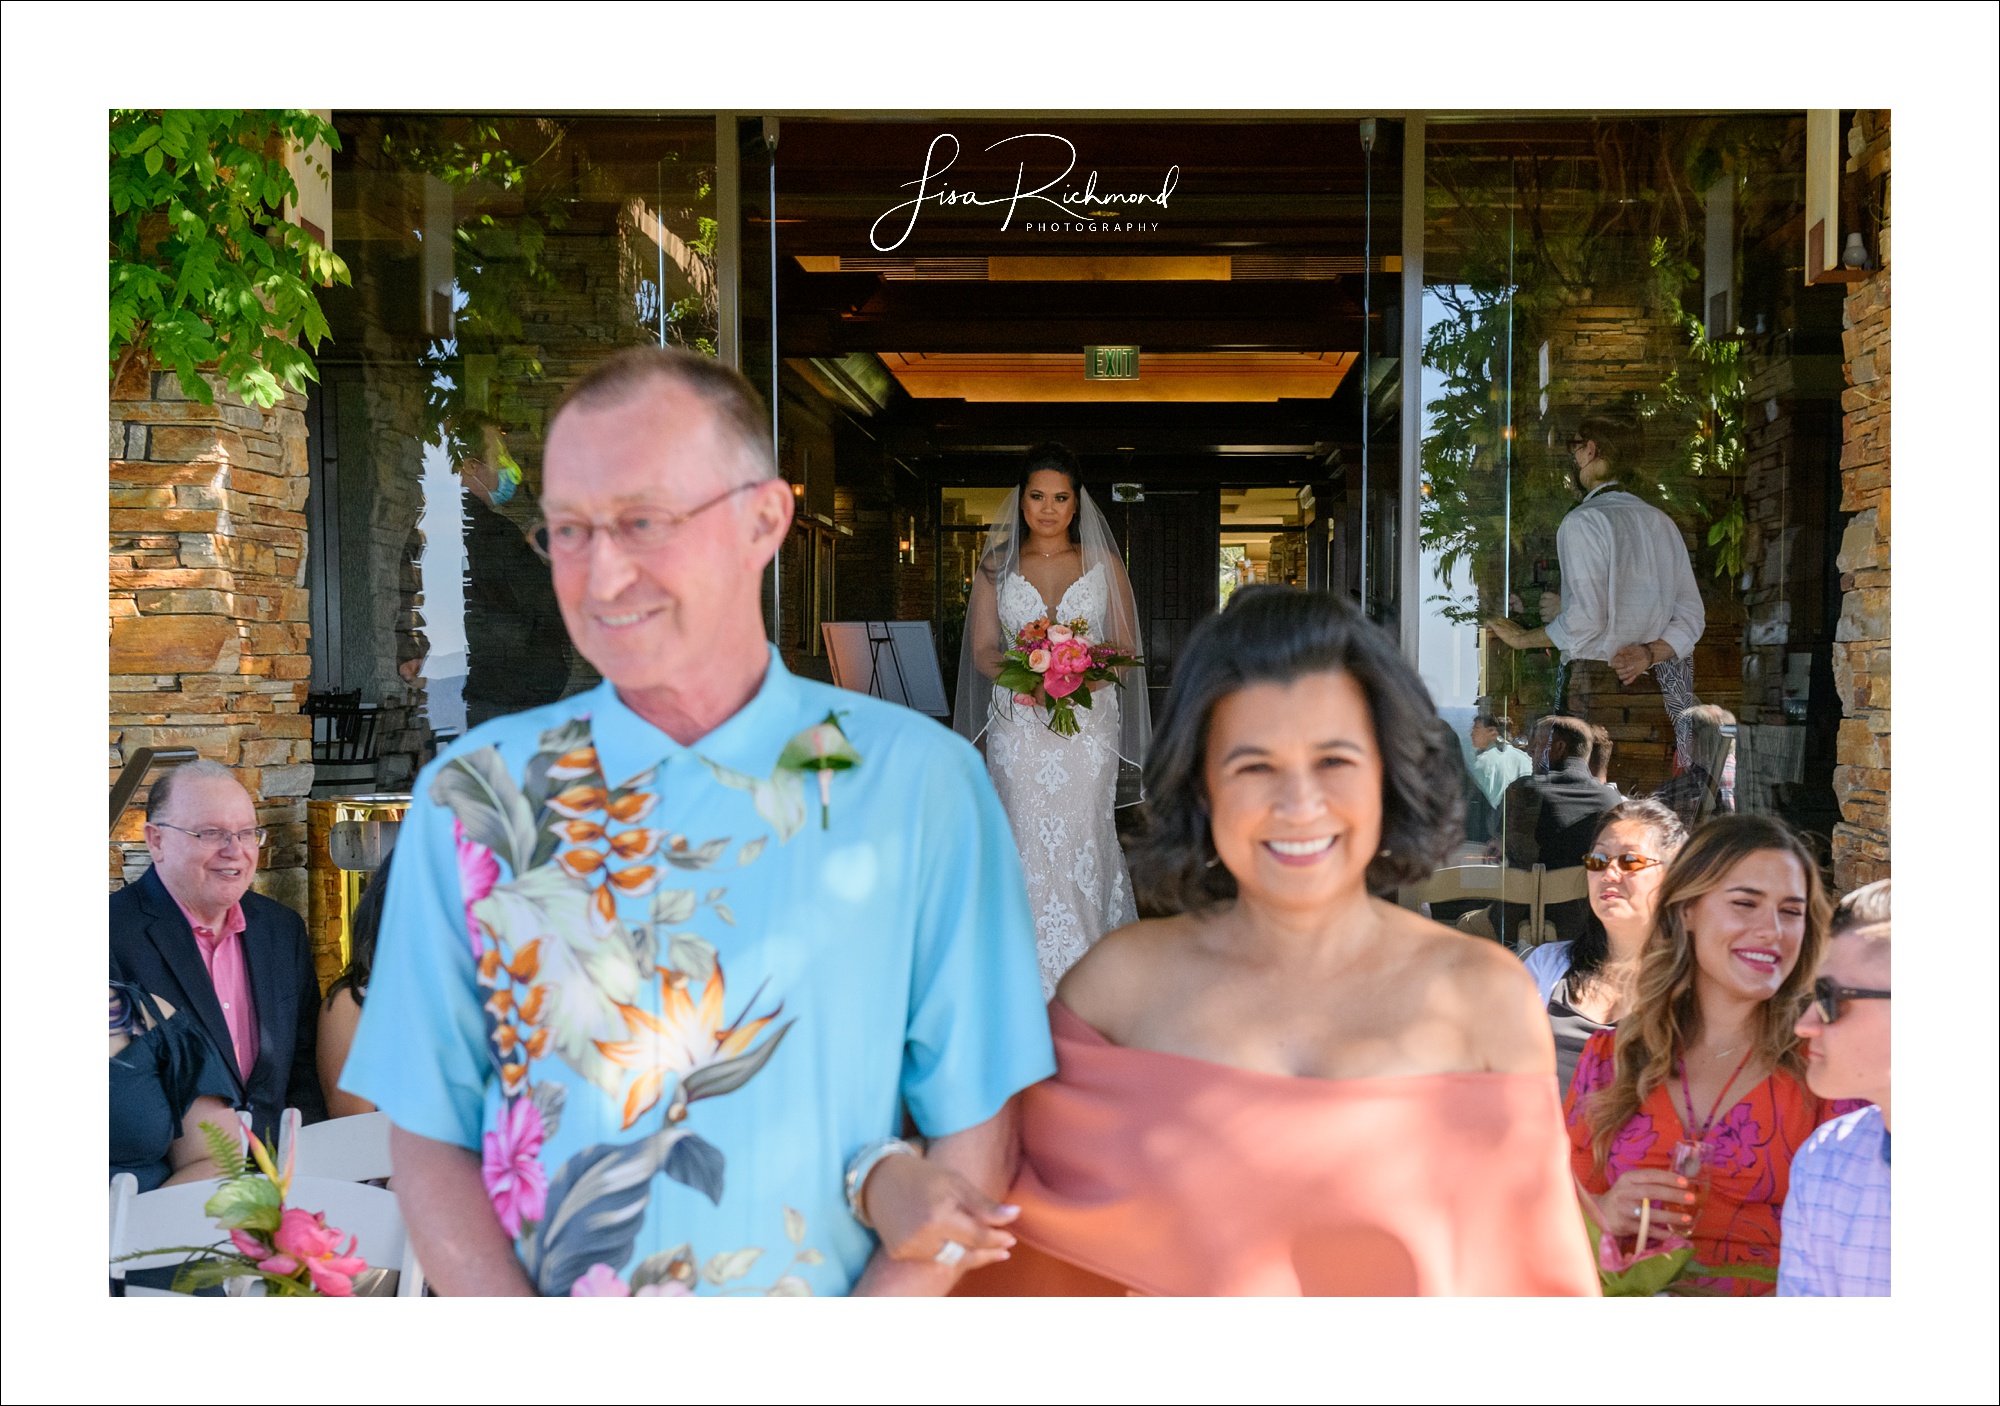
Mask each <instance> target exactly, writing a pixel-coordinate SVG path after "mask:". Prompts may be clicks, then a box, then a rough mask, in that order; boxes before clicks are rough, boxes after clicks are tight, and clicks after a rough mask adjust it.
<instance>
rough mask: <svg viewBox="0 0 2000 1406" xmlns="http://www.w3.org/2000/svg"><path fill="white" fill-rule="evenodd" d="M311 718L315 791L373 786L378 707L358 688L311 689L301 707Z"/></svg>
mask: <svg viewBox="0 0 2000 1406" xmlns="http://www.w3.org/2000/svg"><path fill="white" fill-rule="evenodd" d="M303 711H304V712H305V713H306V714H307V715H308V716H310V717H311V718H312V720H313V744H312V754H313V790H314V792H315V793H318V792H321V791H328V792H352V791H356V790H359V791H361V792H368V791H373V790H374V789H375V762H376V753H375V721H376V718H377V717H378V715H379V714H380V712H381V710H380V709H379V708H378V707H377V706H376V705H375V704H373V703H363V702H362V701H361V690H360V689H355V690H354V691H352V692H350V693H313V694H308V695H307V696H306V701H305V707H304V710H303Z"/></svg>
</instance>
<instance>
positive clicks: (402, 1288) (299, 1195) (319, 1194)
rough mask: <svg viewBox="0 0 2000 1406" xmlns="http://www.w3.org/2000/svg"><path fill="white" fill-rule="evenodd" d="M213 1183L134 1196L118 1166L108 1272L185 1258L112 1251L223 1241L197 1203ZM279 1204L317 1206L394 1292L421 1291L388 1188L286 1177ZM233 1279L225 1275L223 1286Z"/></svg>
mask: <svg viewBox="0 0 2000 1406" xmlns="http://www.w3.org/2000/svg"><path fill="white" fill-rule="evenodd" d="M216 1185H217V1183H215V1182H213V1181H191V1182H183V1183H181V1184H180V1185H178V1186H163V1187H160V1188H159V1189H158V1190H156V1191H148V1192H146V1193H144V1194H143V1195H142V1194H141V1193H140V1191H139V1182H138V1179H137V1178H135V1177H134V1176H132V1174H131V1173H129V1172H121V1173H119V1174H118V1175H117V1176H115V1177H113V1178H112V1179H111V1259H112V1264H111V1277H112V1278H113V1279H123V1278H124V1277H125V1275H126V1272H127V1271H128V1270H133V1269H153V1268H158V1267H161V1266H170V1265H177V1264H179V1263H181V1261H182V1260H184V1259H186V1258H187V1255H186V1254H185V1252H179V1251H176V1252H169V1253H165V1254H157V1255H141V1256H139V1257H137V1258H134V1259H129V1260H122V1261H121V1260H120V1258H119V1257H120V1256H122V1255H127V1254H132V1253H133V1252H134V1251H136V1250H142V1249H147V1248H161V1247H165V1246H174V1245H195V1246H199V1245H212V1244H215V1243H216V1242H217V1241H222V1240H226V1239H227V1238H228V1235H227V1232H225V1231H221V1230H218V1229H217V1228H216V1225H215V1222H214V1221H212V1220H210V1219H209V1218H208V1216H207V1215H206V1213H204V1211H203V1210H202V1207H203V1206H204V1205H206V1204H207V1202H208V1198H209V1197H211V1196H213V1195H214V1194H215V1188H216ZM285 1204H286V1205H288V1206H297V1207H298V1208H300V1209H301V1210H307V1211H318V1212H321V1213H322V1214H324V1215H325V1216H326V1221H327V1224H328V1225H332V1226H337V1227H339V1229H340V1230H341V1232H342V1233H343V1234H345V1235H352V1236H353V1237H354V1241H355V1252H356V1253H357V1254H359V1255H360V1256H361V1257H362V1258H363V1259H365V1260H367V1261H368V1264H369V1267H370V1268H372V1269H390V1268H394V1269H397V1270H399V1271H400V1278H399V1279H398V1282H397V1285H396V1296H397V1297H398V1298H416V1297H418V1296H419V1295H421V1294H422V1293H423V1291H424V1280H423V1270H422V1269H421V1268H420V1267H419V1266H418V1264H417V1256H416V1251H415V1250H414V1249H413V1248H412V1247H411V1245H410V1238H409V1235H408V1233H407V1232H406V1231H405V1230H404V1228H403V1213H402V1210H401V1208H400V1207H398V1205H397V1204H396V1197H395V1193H393V1192H389V1191H384V1190H382V1189H381V1188H380V1187H375V1186H364V1185H362V1184H361V1183H360V1182H351V1181H332V1180H328V1179H325V1178H320V1177H301V1176H294V1177H293V1178H292V1184H291V1192H290V1194H289V1195H288V1196H287V1197H286V1201H285ZM241 1282H242V1281H232V1283H231V1288H232V1289H234V1288H235V1286H236V1284H238V1283H241ZM126 1292H127V1296H128V1297H154V1296H167V1297H179V1296H178V1295H172V1294H170V1293H169V1291H167V1290H162V1289H141V1288H139V1287H137V1286H134V1287H132V1288H130V1289H128V1290H127V1291H126ZM238 1292H241V1291H240V1290H239V1291H238Z"/></svg>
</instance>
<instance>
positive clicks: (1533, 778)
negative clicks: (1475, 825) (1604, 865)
mask: <svg viewBox="0 0 2000 1406" xmlns="http://www.w3.org/2000/svg"><path fill="white" fill-rule="evenodd" d="M1595 747H1596V738H1595V737H1594V735H1593V733H1592V729H1591V726H1590V724H1589V723H1587V722H1584V721H1582V720H1581V719H1579V718H1567V717H1563V716H1561V715H1560V714H1551V715H1550V716H1548V717H1545V718H1543V719H1542V720H1541V721H1540V722H1539V723H1537V724H1536V725H1535V733H1534V740H1533V742H1532V743H1531V745H1530V747H1529V752H1530V753H1531V754H1532V756H1533V758H1534V763H1535V769H1534V771H1533V772H1532V773H1531V774H1530V775H1527V776H1524V777H1522V778H1521V779H1520V780H1519V781H1516V782H1515V783H1514V784H1513V785H1511V786H1509V787H1508V788H1507V791H1506V794H1505V798H1504V800H1505V803H1504V804H1503V805H1502V807H1501V810H1502V813H1503V814H1504V815H1505V816H1506V854H1507V862H1508V863H1509V864H1510V865H1513V866H1515V867H1517V868H1521V869H1526V868H1528V867H1530V866H1532V865H1536V864H1541V865H1545V866H1547V867H1548V868H1550V869H1569V868H1573V867H1574V866H1576V865H1579V864H1581V863H1583V857H1584V855H1586V854H1588V853H1589V852H1590V842H1591V840H1592V838H1593V837H1595V835H1596V833H1597V819H1598V817H1599V816H1601V815H1603V814H1604V812H1605V811H1607V810H1610V809H1611V807H1613V806H1615V805H1617V804H1618V803H1619V802H1620V801H1622V800H1624V799H1625V797H1624V796H1622V795H1620V794H1619V791H1618V788H1617V787H1616V786H1610V785H1607V784H1605V783H1604V782H1602V781H1599V780H1598V779H1597V778H1596V777H1595V776H1593V775H1591V771H1590V762H1591V754H1592V752H1593V751H1594V750H1595ZM1496 906H1506V908H1507V912H1506V915H1505V919H1504V921H1505V923H1506V926H1504V927H1500V928H1499V929H1498V930H1499V931H1501V932H1504V933H1507V934H1508V937H1509V938H1510V939H1511V938H1512V937H1513V933H1512V927H1513V925H1515V924H1517V923H1519V922H1520V921H1521V920H1522V919H1523V918H1524V917H1525V916H1526V913H1525V911H1524V910H1522V909H1521V908H1519V907H1518V906H1517V905H1496ZM1544 912H1545V915H1546V916H1547V918H1548V920H1549V921H1550V922H1551V923H1553V924H1554V925H1555V929H1556V938H1557V940H1559V941H1563V942H1573V941H1575V940H1576V939H1577V938H1578V937H1579V936H1581V934H1582V931H1583V925H1584V924H1585V923H1586V922H1587V921H1588V920H1589V917H1590V905H1589V903H1588V902H1586V901H1584V900H1581V899H1579V900H1576V901H1574V902H1570V903H1556V904H1551V905H1550V906H1549V907H1548V908H1547V909H1545V910H1544Z"/></svg>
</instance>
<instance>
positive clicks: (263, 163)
mask: <svg viewBox="0 0 2000 1406" xmlns="http://www.w3.org/2000/svg"><path fill="white" fill-rule="evenodd" d="M316 142H325V143H326V144H327V145H328V146H329V147H333V148H337V147H338V146H339V145H340V138H339V137H338V136H337V135H336V134H335V132H334V130H333V126H332V124H331V123H329V122H326V121H324V120H323V119H321V118H319V117H316V116H314V115H313V114H312V113H310V112H306V111H303V110H298V109H283V110H278V109H270V110H245V109H237V108H218V109H202V110H186V109H167V110H158V109H136V108H132V109H115V110H114V111H113V112H112V114H111V182H110V184H111V271H110V272H111V353H110V362H111V376H112V378H113V379H114V380H115V379H116V377H117V375H118V373H119V372H120V371H121V370H122V369H123V368H124V367H125V366H126V365H127V364H128V363H129V362H130V361H131V360H132V359H133V358H134V357H136V356H139V355H141V354H148V355H150V356H151V357H152V358H153V359H154V361H156V362H158V363H159V364H160V365H162V366H165V367H168V368H169V369H171V370H172V371H173V372H174V373H175V375H176V376H178V377H179V379H180V384H181V389H182V391H183V392H184V393H185V394H186V395H188V396H189V397H190V398H192V399H195V400H199V401H201V402H202V403H203V404H208V403H211V402H212V401H213V399H214V394H213V392H212V390H211V389H210V387H209V384H208V382H207V381H206V380H205V379H204V378H203V377H202V375H201V374H200V373H201V369H202V368H204V367H213V368H214V370H215V371H216V372H217V373H219V374H220V375H221V377H222V379H223V382H224V384H225V385H227V386H228V387H229V389H230V390H231V391H232V392H234V393H235V394H236V395H238V396H240V397H242V398H243V399H244V400H245V401H247V402H249V403H251V404H253V405H259V406H265V407H269V406H271V405H275V404H276V403H277V402H278V401H279V400H281V399H283V398H284V396H285V393H286V392H287V391H304V389H305V388H306V384H307V383H308V382H309V381H315V380H317V379H318V373H317V372H316V371H315V370H314V367H313V361H312V357H311V355H310V354H309V353H308V351H307V350H306V349H305V348H303V347H301V346H300V345H299V343H300V340H301V339H303V340H304V341H305V343H306V346H307V347H310V348H312V349H314V350H317V349H318V347H319V344H320V341H321V339H322V338H324V337H325V336H326V335H327V324H326V317H325V315H324V314H323V313H322V312H321V311H320V306H319V298H318V296H317V294H316V293H315V292H314V289H315V288H320V287H326V286H328V285H330V284H333V283H346V282H347V281H348V273H347V265H346V264H345V263H343V262H342V261H341V260H340V259H339V258H338V257H337V256H336V255H334V254H333V253H332V252H330V251H329V250H328V249H326V248H325V247H324V246H323V245H321V244H320V242H319V241H318V240H317V239H315V238H313V236H312V235H311V234H310V233H308V232H307V231H306V230H305V229H304V228H303V227H301V226H300V225H299V224H297V223H295V222H293V221H289V220H286V219H285V218H284V208H285V202H286V201H287V200H292V201H296V199H297V197H298V187H297V185H296V184H295V183H294V182H293V180H292V176H291V172H290V171H289V170H287V169H286V165H285V153H286V152H287V150H297V151H301V152H309V151H310V150H311V149H312V147H313V145H314V143H316Z"/></svg>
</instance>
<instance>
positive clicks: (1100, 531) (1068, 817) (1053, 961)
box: [953, 444, 1152, 996]
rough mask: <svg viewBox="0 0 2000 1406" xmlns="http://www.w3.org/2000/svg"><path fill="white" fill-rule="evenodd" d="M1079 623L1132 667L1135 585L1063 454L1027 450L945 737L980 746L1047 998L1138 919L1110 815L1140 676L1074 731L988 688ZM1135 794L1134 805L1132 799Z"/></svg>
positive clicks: (1136, 739) (993, 550) (1139, 703)
mask: <svg viewBox="0 0 2000 1406" xmlns="http://www.w3.org/2000/svg"><path fill="white" fill-rule="evenodd" d="M1037 619H1047V620H1048V621H1050V622H1051V623H1053V624H1066V623H1068V622H1071V621H1076V620H1082V621H1083V622H1085V628H1086V630H1087V632H1088V637H1089V639H1090V641H1091V642H1092V643H1094V644H1109V645H1114V646H1116V647H1117V648H1118V649H1119V650H1120V651H1121V652H1123V653H1126V654H1131V655H1140V654H1142V653H1143V651H1142V650H1141V648H1140V642H1141V641H1140V635H1139V621H1138V611H1137V609H1136V607H1135V604H1134V602H1133V598H1132V584H1131V581H1130V580H1129V579H1128V578H1127V577H1126V574H1125V564H1124V561H1123V560H1122V557H1121V555H1120V553H1119V551H1118V544H1117V542H1116V540H1115V539H1114V538H1113V537H1112V536H1111V529H1110V527H1109V525H1108V524H1106V522H1105V520H1104V514H1103V513H1102V512H1100V511H1099V510H1098V508H1097V505H1096V504H1094V503H1092V502H1091V501H1090V498H1089V496H1088V495H1087V494H1085V493H1084V491H1083V488H1082V485H1081V484H1080V483H1078V481H1077V473H1076V460H1075V458H1074V456H1072V455H1071V454H1070V452H1069V451H1068V450H1067V449H1064V448H1063V447H1062V446H1061V445H1055V444H1048V445H1038V446H1036V447H1035V448H1034V449H1031V450H1029V451H1028V457H1027V460H1026V473H1025V474H1024V476H1023V480H1022V483H1021V485H1020V486H1019V487H1018V488H1016V489H1015V490H1014V491H1013V492H1012V493H1010V494H1008V496H1007V501H1006V503H1005V504H1004V505H1003V506H1002V507H1001V510H1000V512H999V514H998V515H997V516H996V517H995V519H994V522H993V526H992V528H991V530H990V531H989V532H988V533H987V536H986V545H985V549H984V551H983V552H982V553H981V555H980V564H979V569H978V570H977V571H976V572H974V573H973V578H972V589H971V594H970V596H969V598H968V599H967V602H966V611H965V642H964V645H963V646H962V648H961V651H960V655H959V667H958V699H957V707H956V709H955V712H954V718H953V725H954V726H955V727H956V728H957V730H958V731H959V732H960V733H962V734H964V735H965V736H966V737H967V738H969V739H971V740H972V741H974V742H978V741H980V740H981V738H982V737H983V738H984V740H985V744H986V769H987V771H988V772H989V773H990V774H991V775H992V778H993V787H994V789H995V790H996V791H998V792H999V793H1000V801H1001V804H1002V805H1004V806H1005V807H1006V808H1007V816H1008V819H1009V820H1010V821H1011V822H1012V823H1013V827H1014V843H1015V846H1016V847H1017V848H1018V849H1019V850H1020V852H1021V867H1022V869H1023V870H1024V871H1026V874H1027V879H1028V901H1029V905H1030V907H1031V908H1032V909H1033V911H1034V915H1035V937H1036V947H1037V948H1038V950H1039V954H1040V957H1041V967H1042V988H1043V994H1044V995H1045V996H1053V995H1054V994H1055V989H1056V983H1057V982H1058V981H1060V980H1061V979H1062V976H1063V973H1064V972H1066V971H1068V970H1069V969H1070V967H1071V966H1073V965H1075V963H1076V961H1077V959H1078V958H1080V957H1082V956H1083V954H1084V952H1085V951H1087V950H1088V949H1089V947H1090V945H1091V944H1092V943H1094V942H1096V941H1097V939H1098V938H1100V937H1102V936H1103V935H1104V934H1105V933H1107V932H1109V931H1110V930H1111V929H1113V928H1116V927H1121V926H1123V925H1124V924H1126V923H1130V922H1133V921H1135V920H1136V919H1137V918H1138V911H1137V909H1136V908H1135V907H1134V905H1133V901H1132V881H1131V878H1130V876H1129V875H1127V873H1126V871H1125V855H1124V852H1123V851H1122V850H1120V848H1119V847H1118V832H1117V827H1116V826H1115V824H1114V823H1113V820H1112V811H1113V808H1114V806H1115V804H1116V799H1117V793H1118V775H1119V770H1120V768H1121V766H1122V767H1127V768H1132V769H1137V768H1139V767H1142V766H1143V765H1144V763H1145V760H1146V743H1147V741H1148V739H1149V737H1150V735H1151V731H1152V726H1151V719H1150V714H1149V710H1148V707H1147V702H1146V671H1145V668H1144V666H1143V665H1135V666H1133V667H1131V668H1129V669H1126V670H1125V671H1124V675H1123V679H1122V684H1123V686H1122V687H1112V686H1110V685H1108V684H1107V685H1099V686H1096V690H1095V692H1094V693H1093V694H1092V696H1091V698H1090V704H1091V706H1089V707H1084V706H1082V704H1083V700H1082V699H1081V698H1079V699H1077V700H1076V702H1077V708H1076V719H1077V733H1076V735H1075V736H1074V737H1063V736H1061V735H1059V734H1058V733H1056V732H1054V731H1052V730H1051V729H1050V727H1049V715H1048V711H1047V710H1046V709H1045V708H1042V707H1039V706H1027V705H1023V704H1020V703H1017V702H1016V701H1015V698H1014V695H1013V694H1012V693H1010V692H1009V691H1008V690H1006V689H1004V688H1001V687H999V686H998V685H996V684H994V682H993V679H994V676H995V675H996V674H997V673H998V672H999V669H1000V662H1001V661H1000V655H1001V653H1002V652H1003V651H1005V650H1006V649H1007V648H1009V647H1010V646H1011V645H1012V643H1013V641H1014V639H1015V638H1016V636H1017V635H1018V634H1019V632H1020V630H1021V628H1022V627H1023V626H1024V625H1027V624H1028V623H1030V622H1031V621H1034V620H1037ZM1136 794H1137V792H1136V788H1135V790H1134V795H1135V797H1136Z"/></svg>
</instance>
